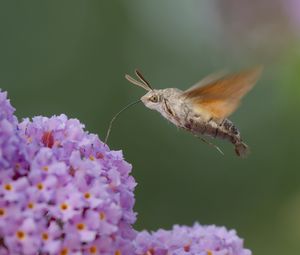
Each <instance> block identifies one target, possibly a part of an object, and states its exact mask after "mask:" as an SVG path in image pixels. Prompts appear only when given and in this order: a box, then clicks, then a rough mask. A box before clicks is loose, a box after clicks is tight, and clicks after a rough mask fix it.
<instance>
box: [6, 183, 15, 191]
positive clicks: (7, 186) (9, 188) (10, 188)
mask: <svg viewBox="0 0 300 255" xmlns="http://www.w3.org/2000/svg"><path fill="white" fill-rule="evenodd" d="M4 189H6V190H7V191H11V190H12V189H13V186H12V185H11V184H5V185H4Z"/></svg>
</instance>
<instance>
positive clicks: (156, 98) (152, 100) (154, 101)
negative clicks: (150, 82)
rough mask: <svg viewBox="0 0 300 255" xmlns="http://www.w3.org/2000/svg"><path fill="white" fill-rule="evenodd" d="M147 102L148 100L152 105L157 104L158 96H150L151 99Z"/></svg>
mask: <svg viewBox="0 0 300 255" xmlns="http://www.w3.org/2000/svg"><path fill="white" fill-rule="evenodd" d="M149 100H150V101H151V102H153V103H157V102H158V96H156V95H153V96H151V97H150V98H149Z"/></svg>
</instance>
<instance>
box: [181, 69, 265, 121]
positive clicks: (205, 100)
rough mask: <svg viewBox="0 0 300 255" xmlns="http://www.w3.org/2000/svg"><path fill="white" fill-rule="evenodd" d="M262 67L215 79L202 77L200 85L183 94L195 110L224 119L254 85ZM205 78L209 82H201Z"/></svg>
mask: <svg viewBox="0 0 300 255" xmlns="http://www.w3.org/2000/svg"><path fill="white" fill-rule="evenodd" d="M262 69H263V68H262V67H261V66H259V67H256V68H253V69H250V70H246V71H242V72H239V73H236V74H232V75H228V76H224V77H223V78H219V79H215V80H214V79H207V78H204V79H203V80H202V82H201V81H200V83H199V84H201V85H202V86H201V85H200V86H193V87H192V88H191V89H188V90H187V91H185V92H184V93H183V95H184V96H185V97H186V98H187V99H189V100H191V102H192V103H193V105H194V107H195V110H196V111H199V112H203V111H205V112H206V113H208V114H210V115H211V117H213V118H215V119H224V118H226V117H228V116H229V115H230V114H231V113H233V112H234V111H235V110H236V109H237V107H238V106H239V103H240V100H241V98H242V97H243V96H244V95H245V94H246V93H247V92H248V91H249V90H250V89H252V87H253V86H254V85H255V83H256V81H257V80H258V78H259V76H260V74H261V72H262ZM210 77H211V76H210ZM205 80H208V81H209V82H208V83H205V82H203V81H205ZM204 83H205V84H204Z"/></svg>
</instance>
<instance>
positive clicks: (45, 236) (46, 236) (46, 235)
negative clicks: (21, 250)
mask: <svg viewBox="0 0 300 255" xmlns="http://www.w3.org/2000/svg"><path fill="white" fill-rule="evenodd" d="M42 239H43V240H44V241H47V240H48V239H49V235H48V233H43V234H42Z"/></svg>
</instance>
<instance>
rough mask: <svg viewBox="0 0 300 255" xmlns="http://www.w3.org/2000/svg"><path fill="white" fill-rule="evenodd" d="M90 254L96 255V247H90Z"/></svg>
mask: <svg viewBox="0 0 300 255" xmlns="http://www.w3.org/2000/svg"><path fill="white" fill-rule="evenodd" d="M90 253H91V254H96V253H97V247H96V246H95V245H94V246H91V247H90Z"/></svg>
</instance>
